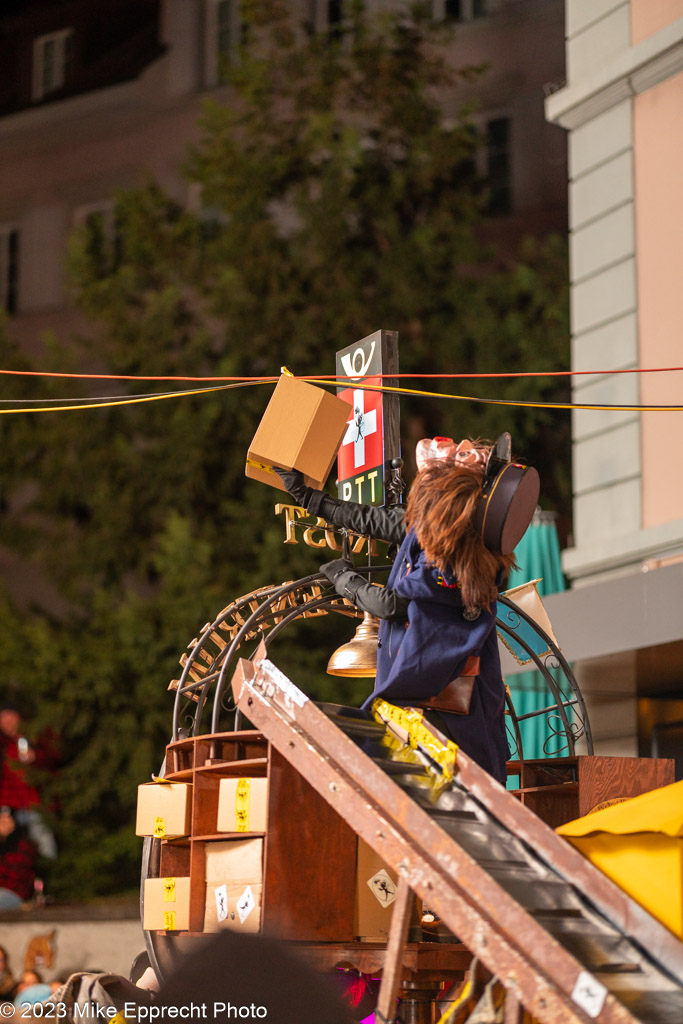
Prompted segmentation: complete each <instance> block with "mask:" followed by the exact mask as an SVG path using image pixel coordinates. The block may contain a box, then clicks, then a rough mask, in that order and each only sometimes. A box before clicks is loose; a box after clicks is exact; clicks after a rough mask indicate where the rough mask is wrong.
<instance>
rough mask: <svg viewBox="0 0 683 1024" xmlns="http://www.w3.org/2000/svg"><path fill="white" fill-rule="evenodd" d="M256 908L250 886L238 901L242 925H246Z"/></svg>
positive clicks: (238, 911) (238, 912)
mask: <svg viewBox="0 0 683 1024" xmlns="http://www.w3.org/2000/svg"><path fill="white" fill-rule="evenodd" d="M255 906H256V900H255V899H254V894H253V892H252V891H251V886H250V885H248V886H247V887H246V889H245V890H244V892H243V893H242V895H241V896H240V898H239V899H238V901H237V914H238V916H239V919H240V924H244V922H245V921H246V919H247V918H248V917H249V915H250V914H251V912H252V910H253V909H254V907H255Z"/></svg>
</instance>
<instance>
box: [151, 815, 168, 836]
mask: <svg viewBox="0 0 683 1024" xmlns="http://www.w3.org/2000/svg"><path fill="white" fill-rule="evenodd" d="M165 835H166V818H162V817H156V818H155V819H154V838H155V839H163V838H164V836H165Z"/></svg>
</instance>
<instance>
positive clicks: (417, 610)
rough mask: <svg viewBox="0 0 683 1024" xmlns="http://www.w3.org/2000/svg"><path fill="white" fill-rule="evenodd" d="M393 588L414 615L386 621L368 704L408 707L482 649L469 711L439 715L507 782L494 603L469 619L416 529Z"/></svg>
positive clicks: (382, 625) (453, 586)
mask: <svg viewBox="0 0 683 1024" xmlns="http://www.w3.org/2000/svg"><path fill="white" fill-rule="evenodd" d="M387 588H388V589H389V588H390V589H394V590H395V591H396V592H397V593H398V594H399V595H400V596H401V597H403V598H405V599H406V600H407V601H408V602H409V604H408V613H407V614H408V620H407V622H406V621H404V620H391V621H387V620H383V621H382V622H381V623H380V629H379V651H378V659H377V678H376V681H375V690H374V693H373V695H372V697H370V698H369V699H368V700H367V701H366V704H365V705H364V706H365V707H366V708H369V707H370V705H371V703H372V701H373V700H374V699H375V697H378V696H381V697H384V698H385V699H386V700H388V701H390V702H391V703H392V704H406V705H409V704H412V703H417V702H418V701H420V700H424V699H426V698H428V697H435V696H436V695H437V694H438V693H440V692H441V691H442V690H443V689H444V687H446V686H447V685H448V683H449V682H450V681H451V680H452V679H455V678H457V677H458V676H459V675H460V673H461V672H462V669H463V668H464V665H465V662H466V661H467V659H468V657H470V655H478V656H479V658H480V673H479V675H478V676H477V677H476V680H475V685H474V689H473V693H472V701H471V705H470V713H469V714H468V715H451V714H441V715H440V718H441V720H442V721H443V724H444V726H445V727H446V730H447V731H448V733H449V735H450V737H451V738H452V739H453V740H454V741H455V742H456V743H457V744H458V746H460V747H462V749H463V750H464V751H465V752H466V753H467V754H469V755H470V756H471V757H472V758H473V759H474V760H475V761H476V762H477V763H478V764H480V765H481V766H482V768H485V769H486V771H488V772H490V774H491V775H493V776H494V777H495V778H496V779H498V780H499V782H501V783H502V784H503V785H505V782H506V778H507V775H506V767H505V762H506V761H507V760H508V758H509V756H510V751H509V747H508V743H507V737H506V733H505V719H504V711H505V691H504V685H503V678H502V675H501V670H500V657H499V654H498V639H497V634H496V628H495V620H496V604H495V602H494V603H493V605H492V606H491V608H490V609H482V611H481V614H480V615H479V618H477V619H475V620H474V621H468V620H467V619H465V618H464V617H463V614H462V611H463V605H462V597H461V591H460V587H459V585H458V583H457V581H456V580H455V578H454V577H452V576H449V575H448V574H446V575H445V576H444V574H442V573H441V572H440V571H439V570H438V569H436V568H434V566H429V565H427V564H426V561H425V556H424V552H423V551H422V548H421V547H420V545H419V544H418V542H417V538H416V537H415V535H414V533H413V532H412V530H411V531H409V532H408V533H407V534H406V536H405V538H404V540H403V542H402V544H401V547H400V548H399V551H398V555H397V557H396V561H395V562H394V565H393V568H392V570H391V573H390V575H389V579H388V580H387Z"/></svg>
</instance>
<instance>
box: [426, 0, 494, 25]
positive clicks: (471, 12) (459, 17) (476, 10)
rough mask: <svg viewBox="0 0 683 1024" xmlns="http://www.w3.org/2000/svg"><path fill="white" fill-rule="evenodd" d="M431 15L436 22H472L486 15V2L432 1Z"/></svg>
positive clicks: (477, 0) (481, 0)
mask: <svg viewBox="0 0 683 1024" xmlns="http://www.w3.org/2000/svg"><path fill="white" fill-rule="evenodd" d="M489 3H490V0H489ZM433 14H434V17H435V18H436V19H437V20H438V21H442V20H443V21H474V19H475V18H484V17H486V15H487V14H488V11H487V0H433Z"/></svg>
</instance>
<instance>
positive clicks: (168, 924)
mask: <svg viewBox="0 0 683 1024" xmlns="http://www.w3.org/2000/svg"><path fill="white" fill-rule="evenodd" d="M175 930H176V926H175V910H165V911H164V931H166V932H174V931H175Z"/></svg>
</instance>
